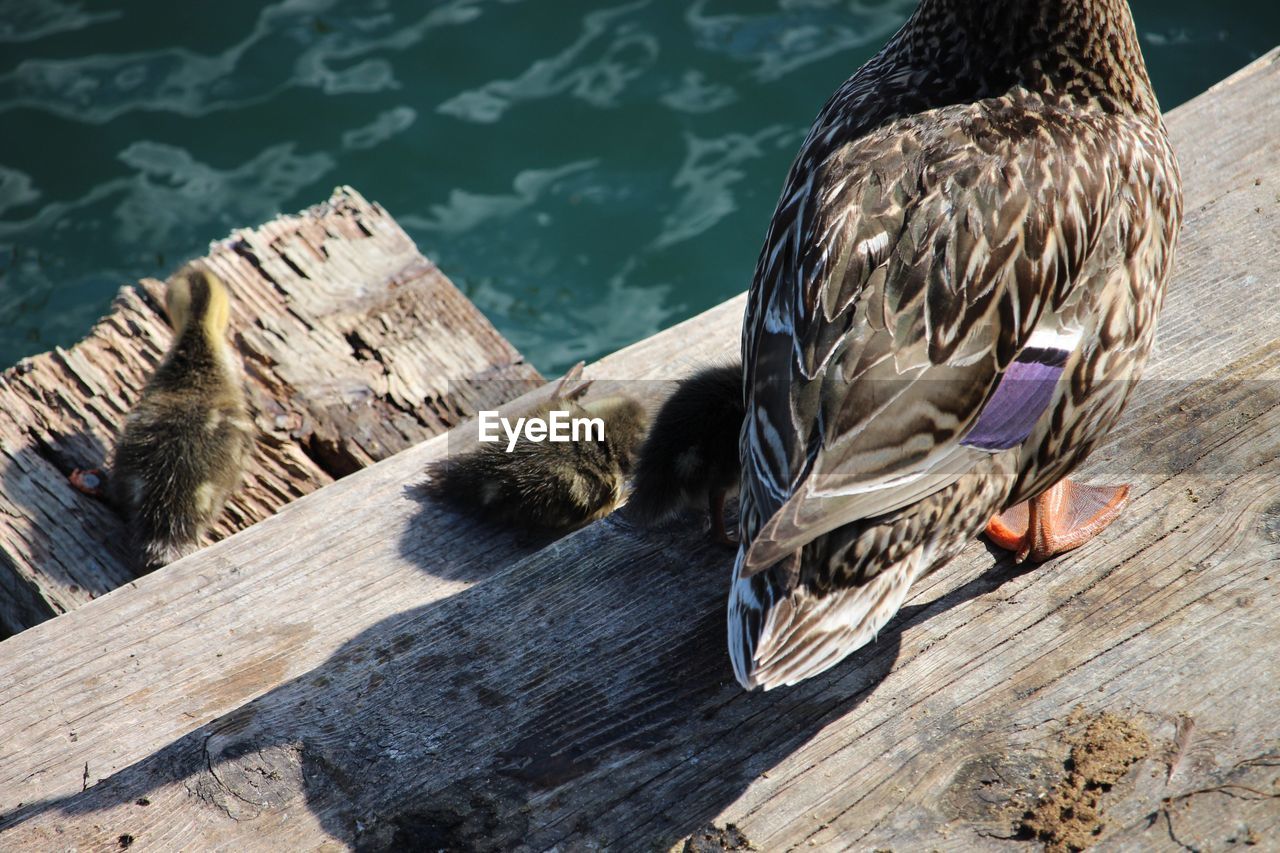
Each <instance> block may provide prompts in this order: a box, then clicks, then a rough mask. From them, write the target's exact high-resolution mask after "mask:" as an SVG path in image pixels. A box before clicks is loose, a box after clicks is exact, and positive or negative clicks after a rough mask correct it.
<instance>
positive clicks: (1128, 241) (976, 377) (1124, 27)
mask: <svg viewBox="0 0 1280 853" xmlns="http://www.w3.org/2000/svg"><path fill="white" fill-rule="evenodd" d="M1181 218H1182V201H1181V183H1180V178H1179V174H1178V168H1177V164H1176V161H1175V159H1174V154H1173V151H1172V150H1171V148H1170V146H1169V142H1168V139H1167V137H1166V135H1165V128H1164V124H1163V122H1162V120H1161V116H1160V110H1159V106H1158V105H1157V103H1156V98H1155V95H1154V94H1153V92H1152V89H1151V84H1150V81H1149V80H1148V78H1147V73H1146V69H1145V66H1144V64H1143V60H1142V55H1141V51H1140V49H1139V46H1138V38H1137V34H1136V33H1135V31H1134V25H1133V19H1132V17H1131V15H1130V13H1129V8H1128V6H1127V4H1126V3H1125V2H1124V0H922V2H921V3H920V6H919V7H918V8H917V10H916V12H915V13H914V14H913V15H912V16H911V18H910V19H909V20H908V21H907V23H906V24H905V25H904V26H903V28H902V29H901V30H900V31H899V32H898V33H897V35H895V36H894V37H893V39H892V40H891V41H890V42H889V44H888V45H887V46H886V47H885V48H884V49H883V50H881V51H880V53H879V54H877V55H876V56H875V57H874V58H873V59H871V60H870V61H869V62H868V63H867V64H866V65H864V66H863V67H862V68H861V69H859V70H858V71H857V72H856V73H855V74H854V75H853V76H852V77H851V78H850V79H849V80H848V81H847V82H845V83H844V85H842V86H841V87H840V88H839V90H837V91H836V93H835V95H834V96H833V97H832V98H831V99H830V100H829V101H828V102H827V104H826V106H825V107H824V108H823V109H822V111H821V113H820V114H819V115H818V118H817V120H816V122H815V123H814V125H813V128H812V130H811V131H810V132H809V135H808V137H807V138H806V140H805V141H804V143H803V145H802V147H801V149H800V152H799V155H798V157H797V159H796V161H795V163H794V164H793V166H792V168H791V171H790V174H789V176H788V178H787V180H786V183H785V185H784V188H783V192H782V196H781V199H780V201H779V203H778V207H777V210H776V212H775V214H774V217H773V220H772V223H771V224H770V227H769V231H768V235H767V237H766V240H765V244H764V248H763V250H762V251H761V254H760V259H759V261H758V263H757V266H756V270H755V275H754V279H753V281H752V285H751V289H750V293H749V297H748V307H747V312H746V318H745V323H744V328H743V341H742V353H743V362H744V383H745V387H746V395H747V396H746V411H747V416H746V426H745V427H744V429H743V432H742V440H741V446H740V452H741V458H742V463H743V474H742V486H741V494H740V515H741V520H740V540H741V544H740V546H739V550H738V555H737V560H736V563H735V566H734V575H733V581H732V587H731V593H730V603H729V612H728V622H729V635H730V639H729V646H730V657H731V658H732V660H733V666H734V671H735V673H736V674H737V677H738V680H739V681H740V682H741V683H742V684H743V686H744V687H746V688H748V689H750V688H754V687H761V688H766V689H767V688H770V687H774V686H777V685H785V684H794V683H795V682H798V681H800V680H801V679H805V678H808V677H810V676H812V675H815V674H816V673H819V672H822V671H823V670H826V669H827V668H829V667H831V666H833V665H835V664H836V663H837V662H839V661H840V660H841V659H843V658H844V657H845V656H846V655H848V654H849V653H850V652H852V651H853V650H855V649H857V648H858V647H860V646H862V645H863V644H864V643H866V642H867V641H868V640H870V639H872V638H873V637H874V636H875V635H876V633H877V632H878V631H879V630H880V629H881V628H882V627H883V626H884V625H885V623H886V622H887V621H888V620H889V619H890V618H891V617H892V616H893V615H894V613H896V612H897V610H898V608H899V607H900V606H901V604H902V602H903V600H904V599H905V598H906V596H907V592H908V590H910V588H911V585H912V583H914V582H915V581H916V579H918V578H919V577H921V576H922V575H925V574H927V573H929V572H932V571H934V570H935V569H937V568H938V567H939V566H941V565H943V564H944V563H946V562H947V561H948V560H950V559H951V558H952V557H953V556H954V555H955V554H956V553H958V552H959V551H960V549H961V548H962V547H963V546H964V545H965V544H966V543H967V542H969V541H970V540H971V539H973V538H974V537H975V536H976V535H978V534H980V533H981V532H982V531H983V530H984V528H987V527H988V526H989V527H990V528H991V532H992V534H993V536H994V537H995V538H996V541H997V542H998V543H999V544H1001V545H1004V546H1005V547H1009V548H1013V549H1015V550H1016V551H1017V552H1018V553H1019V555H1020V556H1022V557H1024V558H1030V559H1032V560H1044V559H1047V558H1049V557H1051V556H1053V555H1054V554H1056V553H1060V552H1061V551H1063V550H1065V549H1068V548H1072V547H1075V546H1077V545H1079V544H1081V543H1082V542H1084V541H1085V540H1086V539H1088V538H1089V537H1090V536H1092V535H1094V534H1096V533H1097V532H1098V531H1099V530H1101V529H1102V528H1104V527H1106V525H1107V524H1108V523H1110V521H1111V520H1112V519H1114V518H1115V517H1116V515H1117V514H1118V513H1119V511H1120V509H1121V507H1122V506H1123V504H1124V501H1125V497H1126V494H1127V490H1126V488H1124V487H1089V486H1083V485H1081V484H1077V483H1072V482H1070V481H1067V480H1065V479H1064V478H1065V477H1066V476H1067V475H1068V474H1069V473H1070V472H1071V471H1072V470H1073V469H1074V468H1075V467H1076V466H1077V465H1078V464H1079V463H1080V462H1081V461H1082V460H1083V459H1084V458H1085V457H1086V456H1088V455H1089V452H1090V451H1091V450H1092V449H1093V448H1094V446H1095V445H1097V444H1098V442H1099V441H1101V440H1102V439H1103V438H1104V437H1105V436H1106V435H1107V432H1108V430H1109V429H1110V428H1111V427H1112V425H1113V424H1114V423H1115V422H1116V419H1117V418H1118V417H1119V415H1120V412H1121V410H1122V409H1123V408H1124V405H1125V403H1126V401H1127V399H1128V397H1129V393H1130V391H1131V389H1132V387H1133V384H1134V382H1135V380H1136V379H1137V378H1138V376H1139V375H1140V373H1141V371H1142V367H1143V365H1144V363H1145V362H1146V358H1147V353H1148V351H1149V349H1150V347H1151V343H1152V339H1153V337H1154V335H1155V329H1156V316H1157V313H1158V311H1159V309H1160V305H1161V301H1162V297H1163V293H1164V287H1165V281H1166V279H1167V278H1168V275H1169V269H1170V265H1171V263H1172V258H1173V251H1174V243H1175V240H1176V235H1177V232H1178V229H1179V226H1180V223H1181ZM993 516H994V518H993Z"/></svg>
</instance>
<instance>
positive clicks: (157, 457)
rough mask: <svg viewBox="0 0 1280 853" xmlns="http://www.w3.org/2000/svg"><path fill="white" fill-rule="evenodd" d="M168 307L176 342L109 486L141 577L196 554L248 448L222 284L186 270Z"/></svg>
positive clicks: (173, 283)
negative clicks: (125, 522)
mask: <svg viewBox="0 0 1280 853" xmlns="http://www.w3.org/2000/svg"><path fill="white" fill-rule="evenodd" d="M165 307H166V309H167V310H168V313H169V322H170V324H171V325H172V326H173V332H174V338H173V345H172V346H171V347H170V348H169V352H168V353H167V354H166V355H165V358H164V361H162V362H161V363H160V366H159V367H158V368H156V372H155V374H154V375H153V376H152V377H151V379H150V381H149V382H148V383H147V386H146V388H145V389H143V392H142V397H141V399H140V400H139V401H138V404H137V405H136V406H134V408H133V411H131V412H130V413H129V416H128V418H127V419H126V420H125V425H124V432H123V434H122V435H121V437H120V441H119V443H118V444H117V446H116V451H115V459H114V461H113V463H112V465H111V475H110V477H109V480H108V484H107V485H108V496H109V497H110V498H111V500H112V502H113V503H114V504H116V506H117V507H118V508H119V509H120V510H121V511H122V512H123V513H124V514H125V516H126V518H127V519H128V523H129V530H130V534H131V536H132V538H133V542H134V545H135V547H136V548H137V550H138V552H139V555H140V561H141V563H142V565H143V567H144V568H145V569H147V570H151V569H155V568H158V567H160V566H163V565H165V564H166V563H170V562H172V561H174V560H176V559H178V558H179V557H182V556H185V555H186V554H189V553H191V552H192V551H194V550H195V549H196V546H197V543H198V541H199V539H200V536H201V535H202V534H203V533H204V532H205V530H207V529H208V527H209V526H210V525H211V524H212V523H213V522H214V520H215V519H216V518H217V517H218V515H219V514H220V513H221V512H222V507H223V504H224V503H225V502H226V500H227V497H228V496H229V495H230V494H231V492H232V491H233V490H234V489H235V488H236V486H237V485H238V484H239V482H240V478H241V476H242V474H243V473H244V467H245V463H246V462H247V460H248V458H249V453H250V449H251V447H252V445H253V422H252V421H251V419H250V418H249V414H248V411H247V409H246V407H245V397H244V388H243V386H242V381H241V373H240V367H239V364H238V363H237V361H236V358H235V356H234V355H233V353H232V351H231V348H230V347H229V346H228V345H227V341H226V332H227V323H228V321H229V319H230V316H231V305H230V301H229V299H228V296H227V288H226V285H225V284H223V282H222V281H221V280H219V279H218V277H217V276H215V275H214V274H213V273H211V272H209V271H208V270H206V269H204V268H202V267H197V266H188V267H186V268H184V269H183V270H181V271H179V272H178V273H177V274H176V275H175V276H174V277H173V278H172V279H171V280H170V281H169V287H168V290H167V291H166V293H165Z"/></svg>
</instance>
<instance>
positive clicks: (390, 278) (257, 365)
mask: <svg viewBox="0 0 1280 853" xmlns="http://www.w3.org/2000/svg"><path fill="white" fill-rule="evenodd" d="M202 262H203V263H204V264H206V265H207V266H208V267H210V268H211V269H213V270H215V271H216V272H217V273H218V274H219V275H220V276H222V278H223V279H224V280H225V281H226V282H227V283H228V285H229V287H230V289H231V293H232V297H233V305H232V307H233V317H232V323H231V336H232V338H233V341H234V344H235V347H236V350H237V351H238V353H239V355H240V356H241V358H242V359H243V361H244V364H245V369H246V376H247V387H248V392H249V399H250V404H251V408H252V410H253V413H254V416H255V421H256V423H257V426H258V429H259V435H258V441H257V448H256V453H255V454H254V459H253V463H252V464H251V466H250V468H249V471H248V473H247V476H246V478H245V483H244V485H243V486H242V487H241V488H240V489H239V490H238V491H237V492H236V493H235V495H234V496H233V498H232V499H231V501H230V502H229V504H228V506H227V509H226V512H225V513H224V515H223V518H222V520H221V522H220V523H219V524H218V525H217V528H216V529H215V530H213V531H211V535H210V537H209V539H210V540H211V541H216V540H217V539H220V538H222V537H224V536H226V535H228V534H230V533H233V532H235V531H237V530H241V529H243V528H245V527H248V526H249V525H251V524H253V523H254V522H257V521H260V520H261V519H263V518H266V517H268V516H270V515H271V514H273V513H274V512H276V511H277V510H278V509H279V508H280V507H281V506H283V505H285V504H286V503H288V502H289V501H291V500H294V499H295V498H298V497H300V496H301V495H304V494H307V493H309V492H312V491H314V490H316V489H318V488H320V487H321V486H324V485H326V484H328V483H331V482H333V480H334V478H336V477H341V476H343V475H345V474H349V473H351V472H352V471H355V470H358V469H360V468H363V467H365V466H367V465H369V464H370V463H372V462H374V461H376V460H378V459H383V458H386V457H387V456H390V455H391V454H393V453H395V452H397V451H399V450H403V449H404V448H406V447H409V446H411V445H413V444H416V443H418V442H419V441H422V440H423V439H425V438H429V437H431V436H433V435H438V434H440V433H441V432H444V431H445V430H446V429H448V428H449V427H451V426H453V425H455V424H457V423H458V422H459V421H460V420H462V419H464V418H466V417H469V416H471V415H472V414H474V413H475V412H476V411H477V410H478V409H480V408H486V407H492V406H494V405H496V404H497V403H501V402H504V401H506V400H508V399H510V398H512V397H514V396H517V395H518V394H519V393H522V392H524V391H527V390H528V389H530V388H533V387H536V386H537V385H539V384H541V378H540V377H539V376H538V374H537V372H536V371H535V370H534V369H533V368H532V367H531V366H530V365H528V364H525V363H524V361H523V359H522V358H521V356H520V354H519V353H518V352H516V351H515V349H514V348H512V346H511V345H510V344H509V343H507V341H506V340H504V339H503V338H502V336H501V335H499V334H498V332H497V331H496V330H495V329H494V328H493V326H492V325H491V324H490V323H489V321H488V320H486V319H485V318H484V316H483V315H481V314H480V312H479V311H478V310H476V308H475V306H473V305H472V304H471V303H470V302H469V301H468V300H467V299H466V298H465V297H464V296H463V295H462V294H461V293H460V292H459V291H458V290H457V288H455V287H454V286H453V284H452V283H450V282H449V280H448V279H447V278H445V276H444V275H443V274H442V273H441V272H440V271H439V270H438V269H437V268H436V267H435V266H434V265H433V264H431V262H429V261H427V260H426V259H425V258H423V257H422V256H421V255H420V254H418V250H417V249H416V247H415V246H414V245H413V242H412V241H411V240H410V239H409V237H408V236H407V235H406V234H405V233H404V231H402V230H401V229H400V227H399V226H398V225H397V224H396V223H395V221H394V220H393V219H391V217H390V216H388V215H387V213H386V211H384V210H382V208H380V207H378V206H377V205H374V204H370V203H369V202H367V201H365V200H364V199H363V198H361V197H360V195H359V194H358V193H356V192H355V191H354V190H351V189H349V188H339V189H338V190H336V191H335V193H334V195H333V197H332V198H331V199H330V200H329V201H328V202H327V203H325V204H322V205H318V206H316V207H314V208H312V209H310V210H308V211H305V212H304V213H302V214H301V215H298V216H284V217H280V218H279V219H276V220H273V221H271V222H268V223H267V224H266V225H263V226H261V227H260V228H256V229H246V230H241V231H237V232H236V233H235V234H233V235H232V236H231V237H230V238H229V239H228V240H225V241H223V242H221V243H219V244H216V245H215V246H214V247H213V248H212V249H211V251H210V253H209V255H208V256H207V257H206V258H204V259H203V261H202ZM163 302H164V285H163V283H161V282H159V281H155V280H151V279H148V280H144V281H143V282H141V283H140V284H139V286H138V287H137V288H133V287H127V288H124V289H122V290H121V291H120V295H119V296H118V297H117V299H116V301H115V304H114V305H113V308H112V311H111V313H110V314H108V315H107V316H106V317H104V318H103V319H102V320H101V321H99V322H98V324H97V325H96V326H95V327H94V328H93V330H92V331H91V332H90V333H89V335H88V337H87V338H86V339H85V340H84V341H82V342H80V343H79V344H77V345H75V346H74V347H72V348H71V349H69V350H62V349H59V350H56V351H54V352H51V353H45V354H43V355H39V356H35V357H34V358H30V359H26V360H24V361H23V362H22V363H21V364H19V365H17V366H16V367H14V368H11V369H9V370H6V371H4V373H3V374H0V519H3V523H2V524H0V636H6V635H7V634H11V633H16V632H18V631H20V630H22V629H23V628H26V627H29V626H31V625H33V624H36V623H37V622H40V621H43V620H44V619H47V618H49V617H50V616H53V615H55V614H58V613H63V612H66V611H68V610H71V609H74V608H75V607H78V606H80V605H82V604H84V603H85V602H87V601H89V600H92V599H93V598H95V597H97V596H100V595H103V594H104V593H106V592H108V591H110V590H112V589H115V588H116V587H118V586H120V585H121V584H123V583H126V582H128V581H129V580H131V579H132V578H133V577H134V576H135V571H134V562H133V555H132V554H131V553H130V552H129V551H128V549H127V546H126V540H125V537H124V535H123V525H122V523H121V520H120V518H119V517H118V516H117V515H116V514H115V512H113V511H112V510H111V509H110V508H108V507H107V506H105V505H104V504H102V503H100V502H97V501H94V500H91V499H88V498H86V497H85V496H83V495H81V494H80V493H79V492H76V491H75V490H74V489H72V488H71V487H70V485H69V484H68V483H67V481H66V475H67V474H68V473H69V472H70V471H71V470H73V469H75V468H93V467H101V466H103V465H104V464H105V463H106V460H107V459H108V458H109V457H110V452H111V448H112V447H113V446H114V443H115V435H116V431H117V430H118V429H119V427H120V425H121V424H122V423H123V420H124V416H125V414H126V413H127V412H128V410H129V409H130V408H131V407H132V405H133V404H134V403H135V402H136V401H137V398H138V395H139V394H140V392H141V390H142V386H143V385H144V383H145V382H146V380H147V378H148V377H149V376H150V374H151V371H152V370H153V369H154V368H155V366H156V364H157V363H158V362H159V360H160V359H161V358H162V357H163V355H164V352H165V350H166V349H167V347H168V345H169V342H170V339H171V334H170V331H169V328H168V326H167V324H166V322H165V320H164V314H163V310H162V308H161V306H162V305H163Z"/></svg>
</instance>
